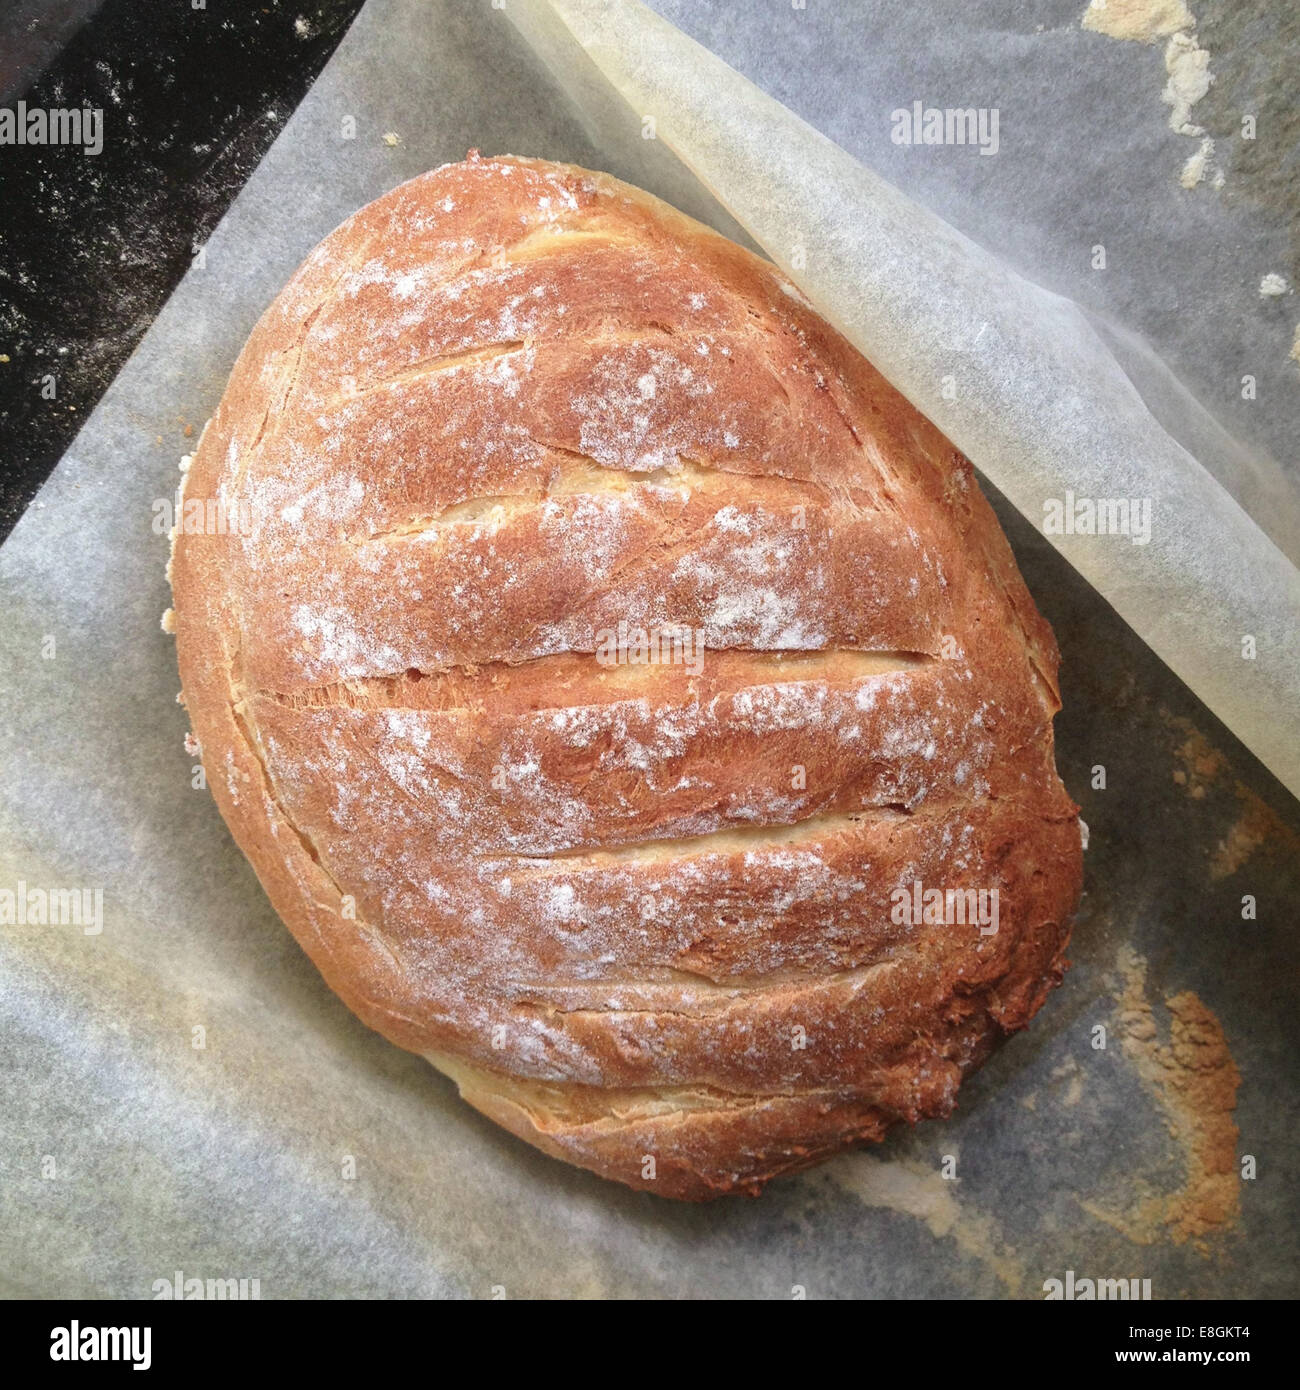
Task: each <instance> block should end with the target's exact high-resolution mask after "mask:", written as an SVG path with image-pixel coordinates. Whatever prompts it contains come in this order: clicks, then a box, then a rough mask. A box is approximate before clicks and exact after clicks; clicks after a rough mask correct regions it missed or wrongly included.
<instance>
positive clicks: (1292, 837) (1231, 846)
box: [1160, 710, 1300, 881]
mask: <svg viewBox="0 0 1300 1390" xmlns="http://www.w3.org/2000/svg"><path fill="white" fill-rule="evenodd" d="M1160 715H1161V718H1162V719H1163V720H1164V722H1165V723H1166V724H1167V725H1168V726H1169V728H1170V729H1171V730H1172V731H1173V733H1174V736H1175V738H1177V739H1178V742H1177V744H1176V745H1175V747H1174V758H1175V762H1176V764H1177V765H1176V766H1175V768H1174V771H1173V779H1174V782H1175V783H1177V785H1178V786H1180V787H1183V788H1184V789H1185V790H1186V792H1187V795H1188V796H1189V797H1190V798H1191V799H1192V800H1194V801H1204V800H1205V798H1206V796H1207V794H1208V793H1209V792H1210V791H1211V790H1214V789H1216V788H1217V787H1218V785H1219V784H1220V781H1221V779H1222V778H1223V777H1224V776H1225V775H1226V774H1228V773H1229V772H1230V771H1231V764H1230V763H1229V762H1228V759H1227V758H1226V757H1225V756H1224V754H1223V753H1221V752H1220V751H1219V750H1218V749H1217V748H1215V747H1214V745H1213V744H1211V743H1210V741H1209V740H1208V739H1207V738H1206V737H1205V735H1204V734H1202V733H1201V732H1200V731H1199V730H1198V729H1197V728H1196V727H1195V726H1194V725H1193V724H1192V722H1191V721H1190V720H1188V719H1184V718H1182V717H1180V716H1177V715H1173V714H1170V713H1169V711H1168V710H1161V711H1160ZM1231 790H1232V794H1233V795H1234V796H1235V797H1236V798H1237V801H1238V803H1239V806H1240V809H1239V811H1238V813H1237V818H1236V820H1235V821H1234V822H1233V823H1232V825H1231V826H1229V828H1228V830H1227V832H1226V833H1225V834H1224V836H1223V838H1222V839H1221V840H1220V841H1219V843H1218V845H1217V846H1216V848H1215V850H1214V853H1213V854H1212V855H1211V856H1210V878H1211V879H1212V880H1216V881H1217V880H1218V879H1221V878H1227V877H1228V876H1229V875H1231V874H1235V873H1236V872H1237V870H1238V869H1240V868H1241V867H1242V866H1243V865H1244V864H1245V863H1246V862H1247V861H1248V860H1249V859H1250V858H1251V857H1252V856H1253V855H1254V854H1255V853H1256V852H1257V851H1259V850H1266V851H1268V852H1271V853H1275V854H1285V855H1286V856H1287V858H1288V859H1290V860H1292V861H1294V860H1296V859H1298V858H1300V835H1297V834H1296V833H1295V831H1294V830H1292V829H1291V827H1290V826H1289V825H1287V823H1286V822H1285V821H1284V820H1283V819H1282V818H1281V816H1279V815H1278V814H1277V812H1276V811H1274V810H1273V808H1272V807H1271V806H1270V805H1269V804H1268V803H1267V802H1266V801H1264V800H1263V799H1262V798H1261V797H1259V796H1258V795H1256V793H1255V792H1253V791H1251V789H1250V788H1249V787H1248V786H1246V784H1245V783H1244V782H1242V781H1240V780H1239V779H1237V778H1233V781H1232V788H1231Z"/></svg>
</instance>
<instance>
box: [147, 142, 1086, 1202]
mask: <svg viewBox="0 0 1300 1390" xmlns="http://www.w3.org/2000/svg"><path fill="white" fill-rule="evenodd" d="M186 498H187V501H189V502H193V501H195V500H197V501H199V502H206V501H215V502H217V503H220V504H221V509H222V511H223V512H224V514H225V515H226V516H227V517H233V518H238V517H242V518H244V519H245V524H244V525H243V526H241V527H238V528H235V529H234V533H232V530H231V528H229V527H228V528H227V530H226V533H225V534H212V533H211V528H209V529H208V532H207V533H203V532H196V533H194V534H190V533H188V531H187V530H186V529H185V528H182V530H181V534H179V535H178V536H177V537H176V540H175V550H174V556H173V565H172V581H173V588H174V602H175V627H176V631H177V640H178V648H179V656H180V668H181V677H182V682H183V686H184V698H185V703H186V705H187V706H188V709H189V713H190V717H191V719H192V722H193V728H194V733H195V735H196V737H197V738H198V740H199V743H200V745H201V747H202V754H203V760H204V765H205V767H206V770H207V776H208V781H209V785H210V786H211V788H212V791H213V794H214V796H215V797H216V799H217V803H218V805H219V807H220V809H221V813H222V815H223V816H224V817H225V819H226V821H227V823H228V824H229V826H230V828H231V830H232V832H233V833H234V835H235V838H236V839H237V840H238V842H239V844H240V846H241V848H242V849H243V850H244V852H245V853H246V854H247V855H248V857H249V859H250V860H251V861H252V863H253V865H254V867H255V868H256V870H257V873H258V876H259V877H260V879H261V881H262V883H263V885H264V886H265V888H266V891H267V893H268V894H269V895H270V898H271V900H272V902H273V903H274V904H275V907H276V909H277V910H278V911H279V913H280V914H281V916H282V917H283V918H284V920H285V922H286V923H287V924H288V925H289V927H290V929H291V930H292V931H293V933H294V935H295V936H296V937H297V938H298V940H299V941H300V942H301V944H302V946H303V947H304V949H305V950H306V951H307V952H308V953H309V955H310V956H311V958H312V959H313V960H314V961H315V963H316V965H317V966H318V967H319V968H320V970H321V972H322V974H323V975H324V976H325V978H326V980H328V982H329V984H330V985H331V987H332V988H333V989H334V990H335V991H337V993H338V994H339V995H340V996H341V997H342V998H343V999H344V1000H345V1001H346V1002H347V1004H348V1005H349V1006H350V1007H351V1008H352V1009H353V1010H355V1011H356V1013H357V1014H359V1015H360V1016H361V1018H363V1019H364V1020H365V1021H366V1022H367V1023H368V1024H370V1025H371V1026H372V1027H374V1028H376V1029H378V1030H379V1031H380V1032H382V1033H383V1034H384V1035H385V1036H386V1037H388V1038H390V1039H392V1041H394V1042H395V1043H398V1044H399V1045H400V1046H402V1047H405V1048H409V1049H411V1050H412V1051H415V1052H419V1053H421V1054H423V1055H424V1056H426V1057H428V1058H429V1060H430V1061H431V1062H433V1063H434V1064H435V1065H436V1066H438V1067H440V1068H441V1069H442V1070H443V1071H445V1072H447V1073H448V1074H449V1075H450V1076H452V1077H453V1078H454V1079H455V1080H456V1082H457V1084H458V1085H459V1086H460V1088H461V1091H462V1094H463V1095H464V1096H465V1098H466V1099H467V1100H469V1101H470V1102H471V1103H472V1104H473V1105H475V1106H477V1107H478V1108H479V1109H480V1110H482V1111H483V1112H484V1113H486V1114H488V1115H490V1116H491V1117H492V1118H493V1119H494V1120H496V1121H498V1122H499V1123H500V1124H502V1125H504V1126H506V1128H508V1129H510V1130H512V1131H513V1132H514V1133H515V1134H518V1135H520V1136H521V1137H522V1138H524V1139H526V1140H528V1141H529V1142H530V1143H532V1144H535V1145H536V1146H538V1147H539V1148H541V1149H544V1150H545V1151H546V1152H548V1153H551V1154H554V1155H556V1156H557V1157H560V1158H563V1159H566V1160H568V1161H569V1162H571V1163H576V1164H580V1165H582V1166H584V1167H587V1168H591V1169H593V1170H594V1171H596V1172H598V1173H601V1174H603V1175H605V1176H607V1177H611V1178H616V1179H618V1180H620V1181H622V1182H625V1183H628V1184H630V1185H632V1186H634V1187H641V1188H645V1189H647V1190H650V1191H654V1192H657V1193H660V1194H662V1195H665V1196H671V1197H683V1198H693V1199H698V1198H704V1197H709V1196H713V1195H715V1194H718V1193H723V1192H728V1191H732V1190H737V1189H739V1190H744V1191H750V1192H753V1191H757V1190H758V1189H759V1187H760V1186H761V1185H762V1184H763V1183H764V1182H766V1181H767V1180H768V1179H770V1178H772V1177H774V1176H776V1175H778V1174H781V1173H786V1172H790V1171H793V1170H796V1169H799V1168H803V1167H805V1166H807V1165H808V1164H810V1163H813V1162H815V1161H817V1160H818V1159H820V1158H823V1157H825V1156H826V1155H828V1154H830V1153H832V1152H834V1151H836V1150H838V1149H840V1148H842V1147H844V1146H846V1145H849V1144H852V1143H854V1142H857V1141H859V1140H863V1139H876V1138H879V1137H880V1136H881V1135H882V1134H883V1133H884V1132H885V1130H886V1129H887V1128H888V1127H889V1126H890V1125H892V1124H894V1123H895V1122H897V1121H899V1120H907V1121H915V1120H918V1119H920V1118H922V1117H924V1116H932V1115H943V1114H946V1113H947V1112H948V1111H949V1110H950V1109H951V1108H952V1105H953V1103H954V1097H955V1094H956V1090H957V1086H958V1084H959V1082H960V1080H961V1078H962V1075H963V1074H964V1073H965V1072H966V1071H968V1070H969V1069H970V1068H971V1067H973V1066H974V1065H976V1064H977V1063H978V1062H979V1061H980V1060H982V1058H983V1057H984V1056H985V1055H986V1054H987V1052H988V1051H989V1048H990V1047H991V1045H992V1044H993V1043H994V1042H995V1041H996V1040H997V1039H998V1038H999V1037H1000V1036H1002V1035H1003V1034H1005V1033H1007V1032H1009V1031H1011V1030H1013V1029H1017V1028H1021V1027H1023V1026H1024V1025H1025V1024H1026V1023H1027V1022H1028V1020H1029V1019H1030V1018H1031V1017H1032V1015H1033V1014H1034V1013H1035V1011H1036V1010H1037V1009H1038V1008H1039V1006H1040V1005H1041V1004H1042V1002H1043V999H1044V997H1045V995H1046V994H1047V991H1048V990H1049V989H1050V988H1051V987H1052V986H1053V985H1054V984H1055V983H1056V982H1057V981H1059V979H1060V977H1061V973H1062V970H1063V969H1064V964H1065V962H1064V959H1063V953H1064V951H1065V947H1066V943H1067V939H1068V936H1069V927H1068V923H1069V919H1070V915H1071V913H1072V911H1073V909H1074V907H1075V904H1076V902H1077V899H1078V895H1079V889H1080V874H1081V851H1080V832H1079V823H1078V820H1077V811H1078V808H1077V807H1076V806H1075V805H1074V804H1073V802H1072V801H1071V800H1070V798H1069V797H1068V796H1067V795H1066V793H1065V791H1064V789H1063V787H1062V785H1061V783H1060V780H1059V779H1058V777H1057V774H1056V768H1055V762H1054V758H1053V748H1052V716H1053V714H1054V713H1055V712H1056V710H1057V709H1058V708H1059V698H1058V692H1057V683H1056V671H1057V653H1056V647H1055V643H1054V642H1053V639H1052V635H1051V632H1050V630H1049V628H1048V626H1047V624H1046V623H1045V622H1044V621H1043V619H1042V618H1041V617H1040V616H1039V614H1038V613H1037V611H1036V610H1035V608H1034V606H1033V603H1032V601H1031V599H1030V597H1029V594H1028V593H1027V591H1026V589H1025V586H1024V584H1023V582H1022V580H1021V578H1020V575H1019V573H1018V572H1017V570H1016V567H1015V563H1014V561H1013V559H1012V556H1011V552H1010V550H1009V548H1008V546H1007V543H1006V540H1005V539H1004V537H1003V535H1002V533H1001V531H1000V529H999V527H998V525H997V522H996V520H995V519H994V517H993V514H992V512H991V511H990V509H989V507H988V505H987V504H986V503H985V501H984V499H983V497H982V496H981V495H980V492H979V489H978V487H977V485H976V483H975V481H974V478H973V475H972V470H971V467H970V465H969V463H968V462H967V461H966V460H965V459H964V458H963V457H962V456H961V455H960V454H958V453H957V452H956V451H955V450H954V449H953V447H952V445H951V444H949V443H948V442H947V441H946V440H945V439H944V438H943V436H942V435H940V434H939V432H938V431H937V430H936V429H934V427H933V426H931V425H930V424H929V423H928V422H927V421H926V420H925V419H923V418H922V416H920V415H919V414H918V413H917V412H916V411H915V410H914V409H913V408H912V407H911V406H910V405H909V404H908V403H907V402H906V401H905V400H904V399H903V398H902V397H901V396H899V395H898V394H897V393H896V392H895V391H894V390H892V389H891V388H890V387H889V386H888V384H887V383H886V382H885V381H884V380H883V379H882V378H881V377H880V376H879V374H878V373H877V372H876V371H875V370H874V369H873V368H872V367H871V366H870V365H869V364H868V363H867V362H866V361H865V360H864V359H863V358H862V357H861V356H859V355H858V353H857V352H855V351H854V350H853V349H852V348H851V347H850V346H849V345H848V344H847V343H846V342H845V341H844V340H843V339H842V338H841V337H839V335H838V334H836V333H835V332H834V331H833V330H832V329H831V328H829V327H828V326H827V325H826V324H825V323H824V322H822V321H821V319H819V318H818V317H817V315H816V314H815V313H814V312H813V311H812V310H811V309H810V308H809V307H808V306H807V305H806V303H805V302H804V301H803V300H802V298H801V297H800V296H799V295H798V293H797V292H796V291H794V290H793V289H792V288H791V287H790V286H788V285H787V284H785V282H784V281H783V280H782V278H781V277H780V276H779V275H778V274H777V273H776V271H774V270H773V268H772V267H770V266H769V265H767V264H766V263H764V262H762V261H761V260H759V259H757V258H756V257H754V256H752V255H750V254H749V253H748V252H746V251H744V250H742V249H741V248H739V247H737V246H736V245H734V244H733V243H731V242H729V241H727V240H725V239H723V238H722V237H720V236H718V235H716V234H715V233H713V232H711V231H709V230H708V229H706V228H704V227H703V226H700V225H699V224H697V223H695V222H693V221H691V220H690V219H688V218H686V217H684V216H682V215H681V214H680V213H678V212H676V211H675V210H673V209H672V208H670V207H668V206H666V205H665V204H663V203H661V202H659V201H657V200H656V199H654V198H651V197H650V196H649V195H647V194H645V193H642V192H640V191H639V190H637V189H634V188H631V187H629V186H628V185H626V184H622V183H619V182H618V181H616V180H614V179H611V178H608V177H606V176H604V175H601V174H594V173H589V172H587V171H585V170H582V169H577V168H572V167H569V166H565V165H555V164H548V163H544V162H541V161H537V160H528V159H514V158H500V159H479V158H477V157H472V158H471V159H470V160H469V161H467V162H466V163H463V164H456V165H450V166H447V167H444V168H441V169H438V170H435V171H434V172H432V173H430V174H427V175H425V176H423V177H421V178H418V179H414V180H412V181H411V182H410V183H407V184H404V185H402V186H401V187H400V188H397V189H395V190H394V191H393V192H391V193H389V194H387V195H386V196H384V197H382V198H380V199H378V200H377V201H376V202H374V203H372V204H370V205H369V206H368V207H366V208H364V209H362V211H361V212H359V213H358V214H357V215H356V216H355V217H353V218H352V219H350V220H349V221H348V222H346V223H345V224H344V225H343V226H342V227H340V228H339V229H338V231H336V232H335V233H334V234H333V235H332V236H330V237H328V238H327V239H326V240H325V241H324V242H323V243H322V244H321V245H320V246H319V247H318V248H317V249H316V250H315V251H314V252H313V253H312V254H311V256H309V257H308V259H307V261H306V262H305V263H304V264H303V266H302V267H301V268H300V269H299V271H298V272H297V273H296V274H295V275H294V277H293V279H292V280H291V281H290V283H289V284H288V286H287V287H286V288H285V290H284V291H283V293H282V294H281V295H280V296H279V298H278V299H277V300H276V301H275V303H274V304H273V305H272V306H271V308H270V309H269V310H268V311H267V313H266V315H265V316H264V317H263V319H262V320H261V322H260V323H259V324H258V326H257V328H256V329H255V330H254V332H253V334H252V336H251V338H250V339H249V341H248V344H247V346H246V347H245V349H244V351H243V353H242V355H241V356H240V358H239V361H238V363H237V364H236V366H235V369H234V372H233V374H232V376H231V379H230V384H229V387H228V388H227V391H226V394H225V397H224V398H223V400H222V402H221V406H220V408H219V409H218V411H217V413H216V416H215V417H214V419H213V421H212V422H211V424H210V426H209V428H208V429H207V430H206V431H205V433H204V436H203V438H202V440H201V441H200V444H199V448H198V450H197V452H196V455H195V457H194V460H193V463H192V465H191V467H190V470H189V474H188V477H187V480H186ZM241 530H242V531H243V532H245V533H244V534H240V533H239V531H241ZM620 623H623V624H625V625H626V628H627V629H628V630H632V631H635V630H637V629H644V630H652V629H655V628H656V627H662V626H664V625H667V624H681V625H685V626H686V627H687V628H689V629H691V630H694V631H698V632H700V633H702V640H703V656H702V661H700V662H698V663H694V665H693V669H692V668H691V667H688V666H687V665H686V664H683V663H681V662H676V663H660V664H620V665H609V664H602V662H600V661H598V660H597V659H596V656H595V653H596V652H597V651H598V649H600V647H601V642H602V638H603V637H607V635H608V634H609V633H610V632H611V631H616V630H617V629H618V626H619V624H620ZM914 881H917V882H919V883H921V884H923V885H924V886H925V887H926V888H938V889H941V890H943V889H958V888H970V889H975V890H986V891H987V890H993V889H996V890H997V892H998V904H999V910H998V929H997V931H996V932H986V933H984V934H981V932H980V930H979V927H978V926H975V925H971V924H967V925H961V924H951V923H941V922H935V923H933V924H927V923H926V922H925V921H921V922H916V923H912V924H909V923H908V922H906V921H896V920H895V918H896V917H897V916H898V915H899V914H898V911H897V910H896V906H895V904H896V901H897V899H896V898H891V894H892V893H893V892H894V890H896V889H899V888H909V891H910V885H911V884H912V883H913V882H914Z"/></svg>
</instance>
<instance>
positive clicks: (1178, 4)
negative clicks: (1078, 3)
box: [1083, 0, 1196, 43]
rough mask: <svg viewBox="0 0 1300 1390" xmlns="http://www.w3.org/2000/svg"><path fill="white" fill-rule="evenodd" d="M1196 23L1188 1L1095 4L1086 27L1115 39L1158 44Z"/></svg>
mask: <svg viewBox="0 0 1300 1390" xmlns="http://www.w3.org/2000/svg"><path fill="white" fill-rule="evenodd" d="M1195 23H1196V21H1195V20H1194V19H1193V18H1192V16H1191V12H1190V11H1189V10H1188V8H1187V6H1186V4H1185V3H1184V0H1092V3H1091V4H1090V5H1089V6H1088V8H1087V10H1085V11H1084V15H1083V27H1084V28H1085V29H1091V30H1093V32H1094V33H1098V34H1105V35H1106V37H1107V38H1111V39H1131V40H1134V41H1136V42H1137V43H1155V41H1156V40H1157V39H1163V38H1168V37H1169V35H1170V34H1176V33H1177V32H1178V31H1179V30H1180V29H1190V28H1191V27H1192V25H1193V24H1195Z"/></svg>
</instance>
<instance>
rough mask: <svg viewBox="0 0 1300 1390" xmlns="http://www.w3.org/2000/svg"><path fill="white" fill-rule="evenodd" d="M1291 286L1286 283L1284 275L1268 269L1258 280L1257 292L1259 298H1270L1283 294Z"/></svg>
mask: <svg viewBox="0 0 1300 1390" xmlns="http://www.w3.org/2000/svg"><path fill="white" fill-rule="evenodd" d="M1290 288H1291V286H1290V285H1289V284H1287V281H1286V277H1285V276H1284V275H1276V274H1274V273H1273V272H1272V271H1270V272H1269V273H1268V274H1267V275H1266V276H1264V278H1263V279H1262V280H1261V281H1260V282H1259V293H1260V298H1261V299H1271V298H1273V297H1274V296H1276V295H1279V294H1285V293H1286V292H1287V290H1289V289H1290Z"/></svg>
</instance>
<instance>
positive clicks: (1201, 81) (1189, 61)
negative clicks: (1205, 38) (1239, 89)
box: [1081, 0, 1224, 189]
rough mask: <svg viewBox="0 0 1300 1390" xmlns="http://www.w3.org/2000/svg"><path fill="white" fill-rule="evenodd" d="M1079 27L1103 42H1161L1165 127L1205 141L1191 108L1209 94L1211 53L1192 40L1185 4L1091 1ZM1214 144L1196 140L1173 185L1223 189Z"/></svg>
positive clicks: (1192, 20)
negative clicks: (1166, 109) (1166, 112)
mask: <svg viewBox="0 0 1300 1390" xmlns="http://www.w3.org/2000/svg"><path fill="white" fill-rule="evenodd" d="M1081 24H1082V26H1083V28H1085V29H1088V30H1091V31H1092V32H1093V33H1096V34H1104V35H1105V36H1106V37H1107V38H1111V39H1121V40H1124V41H1127V42H1131V43H1145V44H1153V43H1156V42H1158V41H1159V40H1161V39H1163V40H1165V78H1166V81H1165V87H1164V91H1163V92H1162V93H1161V100H1162V101H1164V103H1165V104H1166V105H1167V106H1168V107H1170V108H1171V109H1170V112H1169V125H1170V127H1171V129H1173V130H1175V131H1177V132H1178V134H1179V135H1189V136H1194V137H1204V136H1205V130H1204V128H1203V127H1202V126H1199V125H1197V124H1196V123H1195V122H1194V121H1193V120H1192V107H1194V106H1195V105H1196V103H1197V102H1198V101H1200V99H1201V98H1202V97H1203V96H1204V95H1205V94H1206V92H1208V91H1209V90H1210V85H1211V83H1213V81H1214V74H1213V73H1212V72H1211V71H1210V55H1209V53H1208V51H1207V50H1206V49H1204V48H1202V47H1201V45H1200V43H1199V42H1198V41H1197V38H1196V33H1195V30H1196V16H1195V15H1194V14H1192V12H1191V10H1189V9H1188V8H1187V4H1186V2H1185V0H1091V3H1090V4H1089V5H1088V8H1087V9H1086V10H1085V11H1084V13H1083V19H1082V21H1081ZM1213 155H1214V141H1213V140H1211V139H1208V138H1202V139H1201V147H1200V149H1199V150H1198V151H1197V152H1196V153H1195V154H1193V155H1191V156H1189V157H1188V159H1187V160H1186V162H1185V163H1184V165H1183V168H1182V172H1181V173H1180V174H1179V176H1178V181H1179V183H1180V184H1182V186H1183V187H1184V188H1187V189H1192V188H1195V187H1196V186H1197V184H1199V183H1204V182H1206V181H1207V180H1208V182H1209V183H1210V186H1211V187H1212V188H1222V187H1223V183H1224V175H1223V170H1222V169H1220V168H1218V167H1216V166H1215V165H1214V164H1213Z"/></svg>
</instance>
